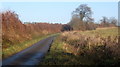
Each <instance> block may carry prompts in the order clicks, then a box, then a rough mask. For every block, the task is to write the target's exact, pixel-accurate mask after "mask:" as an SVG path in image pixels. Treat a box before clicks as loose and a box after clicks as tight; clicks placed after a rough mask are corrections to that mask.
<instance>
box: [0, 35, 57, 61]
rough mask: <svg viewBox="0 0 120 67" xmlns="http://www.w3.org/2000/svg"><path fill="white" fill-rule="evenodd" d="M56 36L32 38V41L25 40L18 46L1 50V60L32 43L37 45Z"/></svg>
mask: <svg viewBox="0 0 120 67" xmlns="http://www.w3.org/2000/svg"><path fill="white" fill-rule="evenodd" d="M58 34H59V33H58ZM58 34H48V35H44V36H37V37H33V39H31V40H27V41H24V42H22V43H20V44H16V45H12V46H10V47H8V48H5V49H2V57H3V59H4V58H7V57H9V56H11V55H13V54H16V53H18V52H20V51H22V50H24V49H26V48H28V47H30V46H32V45H33V44H34V43H37V42H38V41H40V40H42V39H45V38H47V37H49V36H54V35H58Z"/></svg>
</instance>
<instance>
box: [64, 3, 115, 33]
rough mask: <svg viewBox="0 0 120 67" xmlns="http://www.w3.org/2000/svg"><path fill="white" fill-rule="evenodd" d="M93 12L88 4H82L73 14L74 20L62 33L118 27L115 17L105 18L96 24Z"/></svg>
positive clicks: (65, 26)
mask: <svg viewBox="0 0 120 67" xmlns="http://www.w3.org/2000/svg"><path fill="white" fill-rule="evenodd" d="M92 14H93V11H92V9H91V7H89V6H88V5H87V4H81V5H80V6H79V7H78V8H76V9H75V10H74V11H73V12H72V19H71V20H70V22H69V23H68V24H67V25H64V26H63V27H62V31H70V30H82V31H84V30H95V29H96V28H99V27H100V28H102V27H115V26H117V19H116V18H114V17H111V18H107V17H105V16H103V17H102V19H100V23H99V24H98V23H95V22H94V18H93V17H92Z"/></svg>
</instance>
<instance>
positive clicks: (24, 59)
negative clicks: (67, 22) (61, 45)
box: [2, 36, 55, 66]
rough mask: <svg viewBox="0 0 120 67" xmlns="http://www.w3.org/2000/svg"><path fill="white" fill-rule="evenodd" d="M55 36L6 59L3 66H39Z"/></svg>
mask: <svg viewBox="0 0 120 67" xmlns="http://www.w3.org/2000/svg"><path fill="white" fill-rule="evenodd" d="M54 38H55V36H51V37H48V38H46V39H43V40H41V41H39V42H37V43H35V44H33V45H32V46H31V47H29V48H27V49H25V50H23V51H21V52H19V53H17V54H15V55H13V56H11V57H8V58H7V59H4V60H3V62H2V65H3V66H4V65H37V64H38V63H39V62H40V60H41V59H42V58H43V57H44V56H45V54H46V53H47V52H48V50H49V48H50V45H51V44H52V42H53V40H54Z"/></svg>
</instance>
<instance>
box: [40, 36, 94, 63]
mask: <svg viewBox="0 0 120 67" xmlns="http://www.w3.org/2000/svg"><path fill="white" fill-rule="evenodd" d="M63 45H64V42H62V41H61V37H60V36H58V37H56V39H55V41H54V42H53V44H52V46H51V49H50V52H48V54H47V55H46V56H45V58H44V59H43V61H41V62H40V64H39V65H90V64H92V62H87V61H88V58H87V59H86V58H84V57H82V56H81V57H80V56H75V55H74V54H72V53H67V52H66V51H65V50H64V49H63Z"/></svg>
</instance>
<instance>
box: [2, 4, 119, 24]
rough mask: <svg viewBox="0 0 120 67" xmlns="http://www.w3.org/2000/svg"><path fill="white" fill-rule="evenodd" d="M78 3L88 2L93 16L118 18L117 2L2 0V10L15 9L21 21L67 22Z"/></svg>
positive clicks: (96, 19)
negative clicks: (9, 0)
mask: <svg viewBox="0 0 120 67" xmlns="http://www.w3.org/2000/svg"><path fill="white" fill-rule="evenodd" d="M80 4H88V6H89V7H91V9H92V11H93V15H92V16H93V18H94V19H95V22H98V21H99V20H100V19H101V18H102V16H106V17H115V18H118V2H3V3H2V10H3V11H5V10H12V11H15V12H16V13H17V14H18V15H19V18H20V20H21V21H23V22H50V23H68V22H69V21H70V19H71V13H72V11H74V10H75V8H77V7H78V6H79V5H80Z"/></svg>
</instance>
